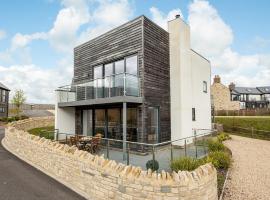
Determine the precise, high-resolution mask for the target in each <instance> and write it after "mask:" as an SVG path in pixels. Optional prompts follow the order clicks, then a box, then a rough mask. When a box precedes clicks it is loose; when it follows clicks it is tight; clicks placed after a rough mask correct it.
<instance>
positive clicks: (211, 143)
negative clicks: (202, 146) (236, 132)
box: [207, 139, 225, 152]
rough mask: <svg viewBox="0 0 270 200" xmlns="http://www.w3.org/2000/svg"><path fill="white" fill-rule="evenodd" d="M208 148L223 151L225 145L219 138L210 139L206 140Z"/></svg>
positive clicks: (211, 150)
mask: <svg viewBox="0 0 270 200" xmlns="http://www.w3.org/2000/svg"><path fill="white" fill-rule="evenodd" d="M207 146H208V150H209V151H210V152H213V151H224V150H225V146H224V144H222V143H221V142H220V141H219V140H214V139H210V140H208V141H207Z"/></svg>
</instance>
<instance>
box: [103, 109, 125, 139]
mask: <svg viewBox="0 0 270 200" xmlns="http://www.w3.org/2000/svg"><path fill="white" fill-rule="evenodd" d="M120 112H121V110H120V109H119V108H112V109H108V111H107V113H108V136H107V137H108V138H114V139H119V140H121V139H122V131H121V114H120Z"/></svg>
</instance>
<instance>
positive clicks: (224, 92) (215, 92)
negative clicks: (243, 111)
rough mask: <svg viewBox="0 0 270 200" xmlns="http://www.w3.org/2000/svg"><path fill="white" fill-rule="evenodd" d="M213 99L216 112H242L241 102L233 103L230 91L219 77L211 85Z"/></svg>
mask: <svg viewBox="0 0 270 200" xmlns="http://www.w3.org/2000/svg"><path fill="white" fill-rule="evenodd" d="M211 97H212V106H213V108H214V110H240V102H239V101H232V99H231V91H230V89H229V88H228V87H227V86H225V85H223V84H222V83H221V79H220V77H219V76H218V75H216V76H215V77H214V82H213V84H212V85H211Z"/></svg>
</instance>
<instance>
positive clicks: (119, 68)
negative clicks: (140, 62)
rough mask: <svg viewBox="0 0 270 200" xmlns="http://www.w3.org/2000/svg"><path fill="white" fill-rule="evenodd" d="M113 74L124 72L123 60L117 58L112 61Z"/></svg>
mask: <svg viewBox="0 0 270 200" xmlns="http://www.w3.org/2000/svg"><path fill="white" fill-rule="evenodd" d="M114 67H115V74H121V73H124V72H125V62H124V60H119V61H117V62H115V63H114Z"/></svg>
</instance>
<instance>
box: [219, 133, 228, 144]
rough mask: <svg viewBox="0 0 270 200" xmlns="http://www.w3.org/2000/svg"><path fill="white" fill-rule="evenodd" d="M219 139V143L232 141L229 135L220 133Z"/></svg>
mask: <svg viewBox="0 0 270 200" xmlns="http://www.w3.org/2000/svg"><path fill="white" fill-rule="evenodd" d="M217 139H218V141H219V142H223V141H225V140H230V139H231V137H230V135H229V134H228V133H220V134H219V135H218V136H217Z"/></svg>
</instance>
